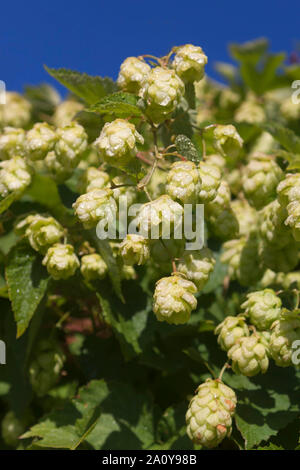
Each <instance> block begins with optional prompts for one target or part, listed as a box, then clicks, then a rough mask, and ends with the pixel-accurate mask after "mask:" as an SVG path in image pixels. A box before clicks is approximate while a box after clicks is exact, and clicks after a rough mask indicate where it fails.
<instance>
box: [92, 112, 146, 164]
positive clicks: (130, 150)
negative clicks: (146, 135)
mask: <svg viewBox="0 0 300 470" xmlns="http://www.w3.org/2000/svg"><path fill="white" fill-rule="evenodd" d="M137 143H140V144H143V143H144V139H143V137H142V136H141V135H140V134H139V133H138V132H137V130H136V128H135V125H134V124H131V123H130V122H128V121H126V120H125V119H115V120H114V121H112V122H107V123H106V124H105V125H104V126H103V128H102V131H101V133H100V136H99V137H98V139H96V140H95V143H94V146H95V148H96V149H97V150H98V152H99V155H100V157H101V158H102V159H103V161H105V162H106V163H108V164H109V165H111V166H114V167H116V168H120V169H122V168H124V169H125V168H126V166H127V165H128V164H129V163H131V162H132V161H133V160H134V158H135V156H136V152H137V148H136V144H137Z"/></svg>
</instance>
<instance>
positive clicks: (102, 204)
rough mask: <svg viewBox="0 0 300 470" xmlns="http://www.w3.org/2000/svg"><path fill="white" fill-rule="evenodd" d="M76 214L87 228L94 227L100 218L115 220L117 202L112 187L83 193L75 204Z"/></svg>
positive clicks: (106, 220)
mask: <svg viewBox="0 0 300 470" xmlns="http://www.w3.org/2000/svg"><path fill="white" fill-rule="evenodd" d="M73 208H74V211H75V214H76V216H77V217H78V219H79V220H80V222H81V223H82V224H83V225H84V227H85V228H93V227H95V226H96V225H97V223H98V222H99V221H100V220H104V221H105V222H106V223H107V224H108V223H109V222H113V221H114V220H115V216H116V213H117V204H116V202H115V200H114V198H113V192H112V191H111V190H110V189H94V190H93V191H90V192H89V193H86V194H82V195H81V196H79V198H78V199H77V200H76V202H75V203H74V204H73Z"/></svg>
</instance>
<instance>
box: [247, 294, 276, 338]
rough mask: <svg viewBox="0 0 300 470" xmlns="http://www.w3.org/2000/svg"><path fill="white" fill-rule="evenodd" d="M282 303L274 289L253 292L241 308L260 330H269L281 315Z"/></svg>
mask: <svg viewBox="0 0 300 470" xmlns="http://www.w3.org/2000/svg"><path fill="white" fill-rule="evenodd" d="M281 306H282V302H281V299H280V298H279V297H278V296H277V295H276V293H275V292H274V291H273V290H272V289H264V290H261V291H256V292H251V293H250V294H248V295H247V300H246V302H244V303H243V304H242V305H241V307H242V309H244V310H245V315H248V316H249V320H250V322H251V323H252V325H254V326H255V327H256V328H258V329H259V330H268V329H269V328H270V327H271V325H272V323H273V322H274V321H275V320H277V319H278V318H279V316H280V313H281Z"/></svg>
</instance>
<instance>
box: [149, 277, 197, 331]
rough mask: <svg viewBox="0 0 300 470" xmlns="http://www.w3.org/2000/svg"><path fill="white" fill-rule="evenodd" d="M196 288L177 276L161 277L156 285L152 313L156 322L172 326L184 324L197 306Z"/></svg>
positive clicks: (191, 283)
mask: <svg viewBox="0 0 300 470" xmlns="http://www.w3.org/2000/svg"><path fill="white" fill-rule="evenodd" d="M196 292H197V287H196V286H195V284H194V283H193V282H191V281H188V280H187V279H184V278H183V277H182V276H180V275H179V274H173V275H172V276H169V277H163V278H162V279H160V280H159V281H158V282H157V283H156V287H155V292H154V298H153V299H154V303H153V311H154V313H155V315H156V318H157V320H158V321H165V322H167V323H170V324H174V325H181V324H183V323H186V322H187V321H188V320H189V318H190V316H191V311H192V310H194V309H195V308H196V306H197V300H196V298H195V295H194V294H195V293H196Z"/></svg>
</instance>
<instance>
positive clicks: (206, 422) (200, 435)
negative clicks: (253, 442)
mask: <svg viewBox="0 0 300 470" xmlns="http://www.w3.org/2000/svg"><path fill="white" fill-rule="evenodd" d="M236 403H237V398H236V395H235V393H234V391H233V390H232V389H231V388H229V387H227V385H225V384H224V383H223V382H222V381H221V380H219V379H216V380H212V379H207V380H206V381H205V382H204V383H203V384H201V385H199V387H198V388H197V390H196V394H195V395H194V397H193V398H192V400H191V401H190V404H189V407H188V411H187V413H186V424H187V434H188V436H189V438H190V439H191V440H192V441H193V442H194V443H195V444H200V445H201V446H203V447H206V448H208V449H211V448H213V447H217V446H218V445H219V444H220V443H221V442H222V441H223V439H224V438H225V437H229V436H230V435H231V431H232V416H233V415H234V412H235V407H236Z"/></svg>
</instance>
